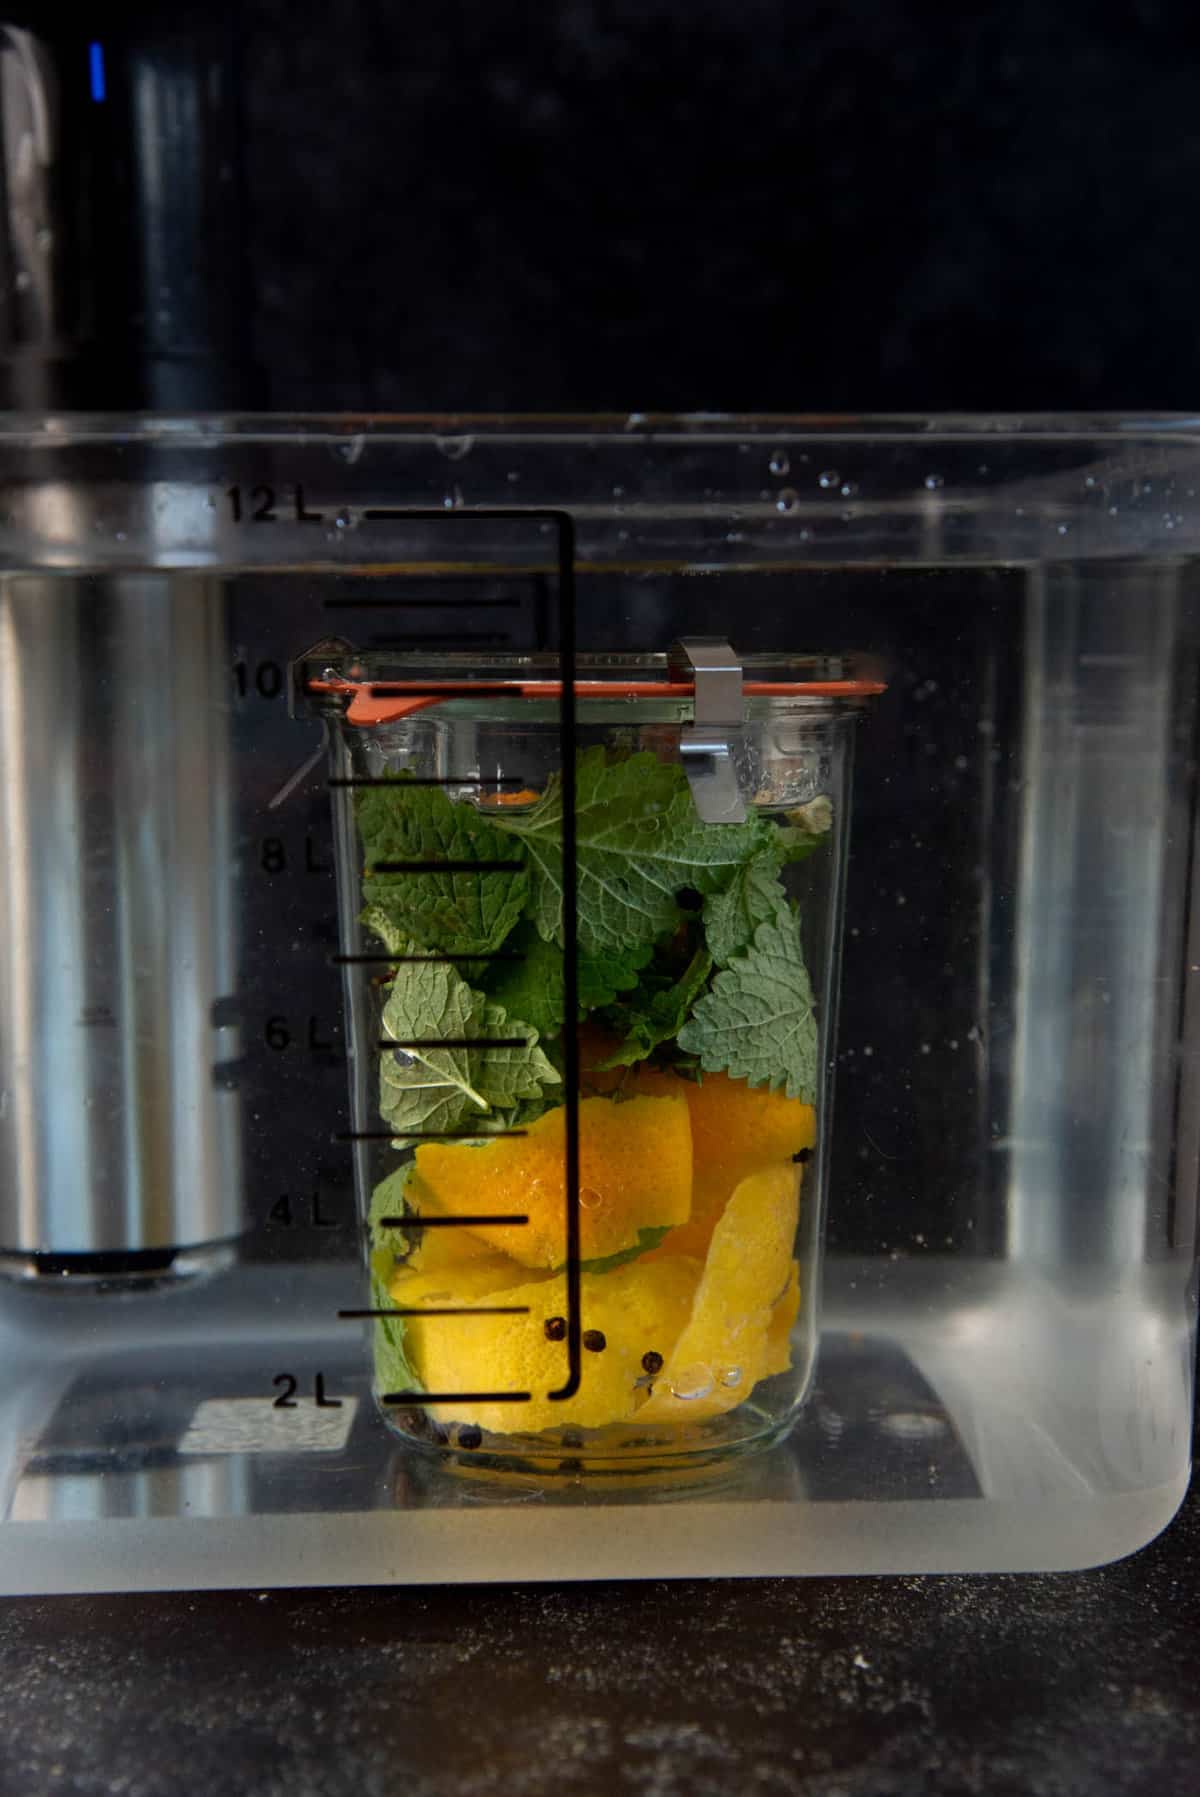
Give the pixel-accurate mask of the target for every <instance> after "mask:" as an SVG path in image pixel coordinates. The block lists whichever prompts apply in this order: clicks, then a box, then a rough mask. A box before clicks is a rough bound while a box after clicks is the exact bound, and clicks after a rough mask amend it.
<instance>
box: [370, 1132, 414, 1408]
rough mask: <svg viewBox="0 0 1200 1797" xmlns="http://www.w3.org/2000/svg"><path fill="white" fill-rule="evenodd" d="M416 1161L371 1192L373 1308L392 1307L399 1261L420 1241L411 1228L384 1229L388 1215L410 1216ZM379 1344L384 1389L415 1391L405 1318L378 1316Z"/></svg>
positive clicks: (380, 1378) (378, 1376) (378, 1366)
mask: <svg viewBox="0 0 1200 1797" xmlns="http://www.w3.org/2000/svg"><path fill="white" fill-rule="evenodd" d="M412 1170H413V1169H412V1163H411V1162H410V1163H409V1164H408V1165H407V1166H404V1167H397V1168H396V1169H395V1170H394V1171H393V1172H391V1173H389V1174H388V1175H387V1177H386V1179H381V1180H380V1181H379V1183H378V1185H377V1186H376V1187H375V1190H374V1191H373V1192H372V1193H371V1203H370V1206H369V1208H368V1212H367V1227H368V1232H369V1240H370V1247H371V1254H370V1267H371V1308H372V1309H373V1310H390V1309H392V1308H393V1307H394V1305H395V1299H394V1298H393V1297H392V1295H391V1293H390V1292H389V1290H388V1285H389V1283H390V1281H391V1277H392V1274H393V1272H394V1270H395V1266H396V1262H397V1261H398V1260H403V1259H405V1258H406V1257H407V1255H408V1253H409V1251H410V1250H411V1248H412V1247H413V1244H414V1242H415V1240H416V1232H415V1231H414V1230H409V1229H384V1228H382V1226H381V1225H382V1220H383V1218H384V1217H403V1216H407V1215H408V1213H409V1211H410V1210H411V1209H412V1206H411V1205H410V1204H409V1202H408V1198H407V1186H408V1181H409V1176H410V1174H411V1173H412ZM372 1334H373V1336H374V1347H375V1378H376V1382H377V1384H378V1386H379V1389H380V1391H412V1390H413V1389H414V1387H415V1386H416V1385H417V1384H418V1380H417V1377H416V1374H415V1373H414V1371H413V1368H412V1366H411V1364H410V1363H409V1360H408V1357H407V1354H406V1353H405V1346H404V1318H403V1317H377V1318H376V1319H375V1324H374V1328H373V1330H372Z"/></svg>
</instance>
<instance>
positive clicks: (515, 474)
mask: <svg viewBox="0 0 1200 1797" xmlns="http://www.w3.org/2000/svg"><path fill="white" fill-rule="evenodd" d="M506 478H507V480H508V481H509V484H510V485H511V486H514V487H515V486H516V484H517V482H518V481H519V480H520V478H521V471H520V469H519V468H510V469H509V471H508V474H507V476H506Z"/></svg>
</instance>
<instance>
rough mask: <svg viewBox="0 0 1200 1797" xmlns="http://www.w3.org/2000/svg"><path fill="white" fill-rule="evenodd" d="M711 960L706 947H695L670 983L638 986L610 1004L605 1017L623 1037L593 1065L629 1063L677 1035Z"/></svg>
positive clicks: (705, 977)
mask: <svg viewBox="0 0 1200 1797" xmlns="http://www.w3.org/2000/svg"><path fill="white" fill-rule="evenodd" d="M712 964H713V963H712V956H711V955H710V954H709V952H708V950H707V948H698V949H697V950H696V952H695V954H694V955H693V956H692V958H691V960H690V961H689V962H688V964H687V966H686V967H685V968H684V970H683V973H682V974H681V975H680V977H679V978H678V979H677V980H676V981H675V982H674V984H673V985H670V986H667V987H665V988H663V989H660V990H659V991H652V990H647V989H646V988H645V987H644V986H643V987H639V988H638V990H637V991H636V992H635V993H634V994H633V996H632V998H631V999H630V1001H629V1003H628V1004H627V1005H620V1006H614V1007H613V1009H612V1012H611V1013H610V1017H609V1018H606V1019H605V1021H606V1023H607V1022H609V1021H611V1023H612V1025H613V1027H615V1028H616V1029H618V1030H620V1031H623V1032H624V1040H623V1041H622V1042H621V1044H620V1046H619V1047H618V1048H615V1049H614V1050H613V1052H612V1054H610V1055H609V1057H608V1059H607V1060H605V1061H597V1063H596V1066H597V1068H598V1069H599V1070H601V1071H602V1070H604V1069H605V1068H608V1067H632V1066H633V1065H634V1063H635V1062H637V1061H644V1060H645V1059H646V1057H647V1056H648V1055H651V1054H653V1053H654V1050H655V1049H656V1048H657V1047H658V1046H659V1044H660V1043H661V1042H669V1041H671V1040H672V1038H673V1037H675V1036H677V1035H678V1034H679V1031H680V1029H681V1028H682V1027H683V1024H684V1021H685V1019H686V1018H687V1014H688V1012H689V1011H690V1010H691V1008H692V1005H693V1004H694V1003H695V1001H696V999H697V997H698V996H699V994H700V993H701V992H702V991H703V990H704V986H705V982H706V981H707V979H708V976H709V974H710V973H711V972H712Z"/></svg>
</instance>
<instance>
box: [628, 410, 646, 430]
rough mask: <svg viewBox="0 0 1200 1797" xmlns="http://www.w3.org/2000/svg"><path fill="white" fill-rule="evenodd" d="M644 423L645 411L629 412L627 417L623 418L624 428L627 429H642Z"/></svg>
mask: <svg viewBox="0 0 1200 1797" xmlns="http://www.w3.org/2000/svg"><path fill="white" fill-rule="evenodd" d="M645 425H646V414H645V412H630V414H629V416H628V418H627V419H626V420H625V429H626V430H627V431H640V430H644V429H645Z"/></svg>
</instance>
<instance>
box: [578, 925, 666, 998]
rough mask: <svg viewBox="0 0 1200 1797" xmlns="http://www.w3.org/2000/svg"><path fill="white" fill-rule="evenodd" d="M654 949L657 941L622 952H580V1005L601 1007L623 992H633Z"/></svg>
mask: <svg viewBox="0 0 1200 1797" xmlns="http://www.w3.org/2000/svg"><path fill="white" fill-rule="evenodd" d="M653 953H654V944H653V943H652V942H644V943H642V944H641V945H640V946H639V947H637V948H633V947H628V948H626V950H625V952H624V954H620V955H607V954H601V955H595V954H591V955H588V954H584V953H582V952H581V953H580V955H579V958H578V962H577V965H578V968H579V1009H580V1011H581V1012H587V1011H599V1010H602V1009H603V1007H604V1006H605V1005H611V1004H612V1002H613V1000H614V999H615V998H617V997H618V996H619V995H620V994H621V993H622V992H630V991H632V990H633V988H634V987H635V986H636V985H637V983H638V973H639V971H640V970H641V969H642V968H643V967H644V966H645V965H646V963H647V961H648V960H649V959H650V957H651V955H652V954H653Z"/></svg>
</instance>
